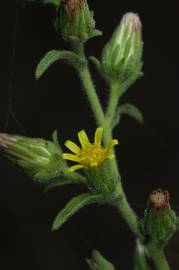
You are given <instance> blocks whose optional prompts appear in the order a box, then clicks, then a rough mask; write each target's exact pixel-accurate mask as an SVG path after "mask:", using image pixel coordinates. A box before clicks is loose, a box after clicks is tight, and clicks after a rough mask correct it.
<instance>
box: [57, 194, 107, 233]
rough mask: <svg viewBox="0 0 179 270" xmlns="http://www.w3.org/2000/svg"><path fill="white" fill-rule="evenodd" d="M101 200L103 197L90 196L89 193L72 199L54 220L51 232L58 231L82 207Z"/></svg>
mask: <svg viewBox="0 0 179 270" xmlns="http://www.w3.org/2000/svg"><path fill="white" fill-rule="evenodd" d="M103 200H104V196H103V195H92V194H91V193H84V194H82V195H79V196H77V197H74V198H73V199H72V200H71V201H70V202H69V203H68V204H67V205H66V206H65V208H64V209H63V210H61V211H60V213H59V214H58V215H57V217H56V218H55V220H54V222H53V225H52V230H53V231H55V230H58V229H59V228H60V227H61V226H62V225H63V224H64V223H65V222H66V221H67V220H68V219H69V218H70V217H71V216H73V215H74V214H75V213H76V212H77V211H78V210H80V209H81V208H82V207H84V206H86V205H89V204H92V203H96V202H102V201H103Z"/></svg>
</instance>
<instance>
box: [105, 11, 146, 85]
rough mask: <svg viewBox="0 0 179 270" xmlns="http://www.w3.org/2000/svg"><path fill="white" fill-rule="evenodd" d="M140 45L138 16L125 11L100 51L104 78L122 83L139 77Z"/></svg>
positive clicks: (140, 36)
mask: <svg viewBox="0 0 179 270" xmlns="http://www.w3.org/2000/svg"><path fill="white" fill-rule="evenodd" d="M142 47H143V45H142V35H141V22H140V18H139V17H138V16H137V15H136V14H134V13H127V14H125V15H124V16H123V18H122V20H121V22H120V24H119V26H118V27H117V28H116V30H115V31H114V33H113V35H112V37H111V39H110V41H109V42H108V43H107V45H106V46H105V47H104V49H103V52H102V73H103V75H104V76H105V77H106V79H107V80H108V81H111V80H117V81H119V82H120V83H124V82H126V81H127V80H129V79H132V80H136V79H137V78H139V77H140V76H141V67H142V62H141V58H142Z"/></svg>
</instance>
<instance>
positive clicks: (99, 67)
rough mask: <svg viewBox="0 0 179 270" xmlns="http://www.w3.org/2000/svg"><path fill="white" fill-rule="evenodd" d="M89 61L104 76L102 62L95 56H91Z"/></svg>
mask: <svg viewBox="0 0 179 270" xmlns="http://www.w3.org/2000/svg"><path fill="white" fill-rule="evenodd" d="M89 60H90V61H91V62H92V63H93V64H94V65H95V67H96V69H97V70H98V72H99V73H100V74H101V75H102V71H101V62H100V61H99V60H98V58H96V57H95V56H90V57H89Z"/></svg>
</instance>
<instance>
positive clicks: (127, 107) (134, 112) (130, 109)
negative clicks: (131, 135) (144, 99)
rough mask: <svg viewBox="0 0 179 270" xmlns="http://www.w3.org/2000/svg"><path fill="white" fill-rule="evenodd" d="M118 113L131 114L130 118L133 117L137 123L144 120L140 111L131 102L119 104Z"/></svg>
mask: <svg viewBox="0 0 179 270" xmlns="http://www.w3.org/2000/svg"><path fill="white" fill-rule="evenodd" d="M118 113H119V114H120V115H121V114H127V115H129V116H131V117H132V118H134V119H135V120H136V121H138V122H139V123H143V122H144V117H143V115H142V113H141V111H140V110H139V109H138V108H137V107H136V106H134V105H133V104H130V103H125V104H123V105H121V106H120V107H119V110H118Z"/></svg>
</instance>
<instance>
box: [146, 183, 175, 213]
mask: <svg viewBox="0 0 179 270" xmlns="http://www.w3.org/2000/svg"><path fill="white" fill-rule="evenodd" d="M169 200H170V194H169V192H168V191H167V190H162V189H161V188H158V189H156V190H153V191H152V192H151V194H150V195H149V204H150V206H151V207H153V208H155V209H161V208H165V207H167V206H168V204H169Z"/></svg>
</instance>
